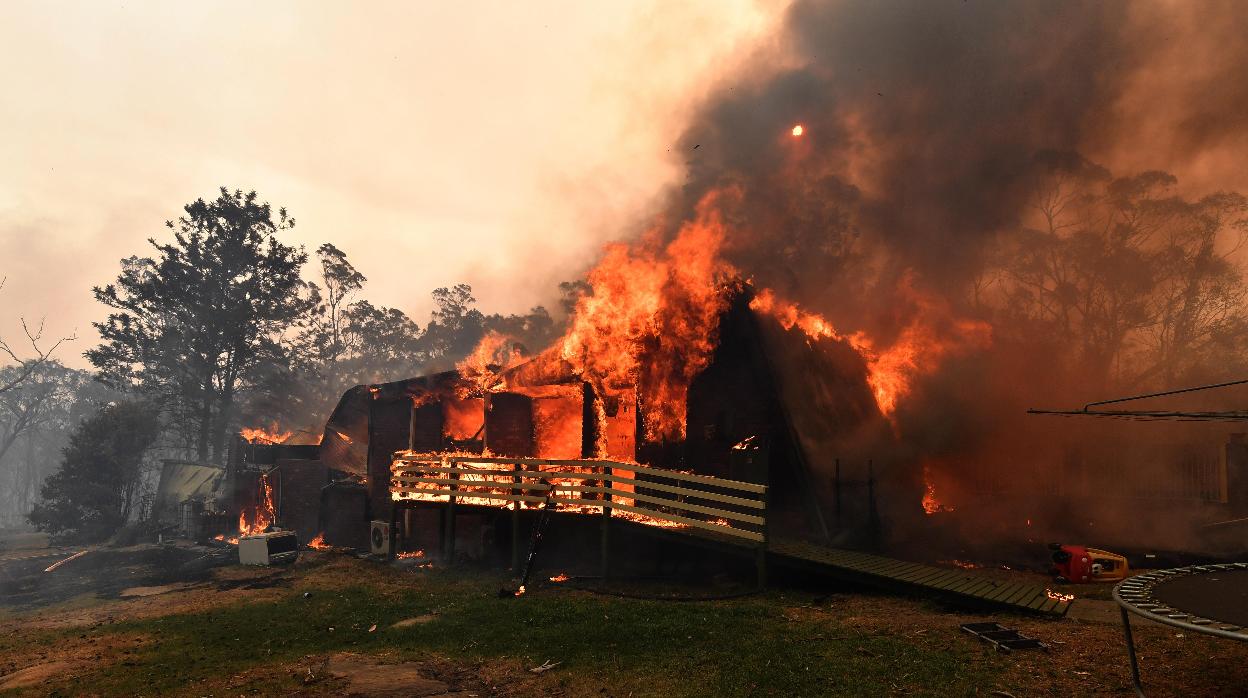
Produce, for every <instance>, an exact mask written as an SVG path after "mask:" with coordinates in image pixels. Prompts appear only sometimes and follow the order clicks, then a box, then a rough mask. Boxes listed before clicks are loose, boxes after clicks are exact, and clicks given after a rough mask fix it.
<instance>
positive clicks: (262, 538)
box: [238, 531, 299, 565]
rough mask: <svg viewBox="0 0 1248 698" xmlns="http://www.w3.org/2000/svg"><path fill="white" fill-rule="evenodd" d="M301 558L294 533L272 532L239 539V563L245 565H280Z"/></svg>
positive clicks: (297, 539)
mask: <svg viewBox="0 0 1248 698" xmlns="http://www.w3.org/2000/svg"><path fill="white" fill-rule="evenodd" d="M297 557H299V537H298V536H296V535H295V532H294V531H270V532H268V533H257V534H256V535H254V536H242V537H241V538H239V539H238V561H239V562H241V563H242V564H244V565H280V564H284V563H288V562H294V561H295V558H297Z"/></svg>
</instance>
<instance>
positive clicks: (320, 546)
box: [308, 531, 330, 550]
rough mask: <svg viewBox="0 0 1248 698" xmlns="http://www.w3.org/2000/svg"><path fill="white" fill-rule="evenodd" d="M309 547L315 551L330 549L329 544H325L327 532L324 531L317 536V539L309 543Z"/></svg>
mask: <svg viewBox="0 0 1248 698" xmlns="http://www.w3.org/2000/svg"><path fill="white" fill-rule="evenodd" d="M308 547H309V548H312V549H313V550H324V549H326V548H328V547H330V546H329V545H328V544H326V543H325V532H324V531H322V532H320V533H318V534H316V537H315V538H313V539H312V540H310V541H308Z"/></svg>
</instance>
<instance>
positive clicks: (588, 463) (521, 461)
mask: <svg viewBox="0 0 1248 698" xmlns="http://www.w3.org/2000/svg"><path fill="white" fill-rule="evenodd" d="M407 459H411V460H416V459H412V458H411V457H410V456H404V457H403V458H402V459H401V460H407ZM429 460H437V459H434V458H430V459H429ZM446 460H447V461H448V462H452V463H493V464H506V465H536V466H541V465H560V466H568V467H588V468H595V467H597V468H602V467H610V468H611V469H612V470H626V471H629V472H634V473H638V474H645V475H650V476H653V477H664V478H669V479H672V480H684V481H686V482H698V483H701V484H704V485H711V486H714V487H722V488H724V489H734V490H744V491H747V492H759V493H762V492H766V491H767V486H766V485H760V484H757V483H754V482H742V481H740V480H729V479H726V478H719V477H713V476H710V475H694V474H692V473H680V472H676V471H673V470H663V469H661V468H650V467H647V466H644V465H638V464H636V463H619V462H616V461H610V460H598V459H589V458H586V459H583V460H556V459H551V460H546V459H542V458H495V457H485V456H451V457H449V458H447V459H446Z"/></svg>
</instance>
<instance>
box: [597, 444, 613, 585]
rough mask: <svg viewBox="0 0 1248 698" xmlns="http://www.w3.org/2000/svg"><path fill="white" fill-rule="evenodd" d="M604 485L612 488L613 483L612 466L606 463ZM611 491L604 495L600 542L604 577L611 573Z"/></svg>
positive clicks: (601, 571) (603, 468) (601, 570)
mask: <svg viewBox="0 0 1248 698" xmlns="http://www.w3.org/2000/svg"><path fill="white" fill-rule="evenodd" d="M602 474H603V475H604V476H605V477H604V478H603V481H602V484H603V487H605V488H606V489H608V490H610V489H611V486H612V484H613V482H612V480H611V466H609V465H604V466H603V467H602ZM612 501H614V500H613V499H612V495H611V492H609V491H608V492H606V493H604V494H603V495H602V543H601V544H600V552H601V553H602V565H601V569H600V573H601V575H602V578H603V579H606V578H607V577H608V576H610V574H611V502H612Z"/></svg>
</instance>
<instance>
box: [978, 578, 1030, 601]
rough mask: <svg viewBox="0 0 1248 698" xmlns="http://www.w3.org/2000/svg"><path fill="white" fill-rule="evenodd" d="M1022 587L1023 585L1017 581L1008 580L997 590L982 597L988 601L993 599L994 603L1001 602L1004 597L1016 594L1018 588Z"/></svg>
mask: <svg viewBox="0 0 1248 698" xmlns="http://www.w3.org/2000/svg"><path fill="white" fill-rule="evenodd" d="M1022 587H1023V585H1022V584H1019V583H1018V582H1010V583H1008V584H1005V585H1003V586H1002V587H1001V588H1000V589H998V590H997V591H995V592H993V593H991V594H988V595H986V596H984V597H983V598H984V599H987V600H988V601H993V602H995V603H1001V602H1002V601H1004V600H1005V599H1008V598H1010V597H1011V596H1013V595H1015V594H1017V593H1018V591H1019V589H1021V588H1022Z"/></svg>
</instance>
